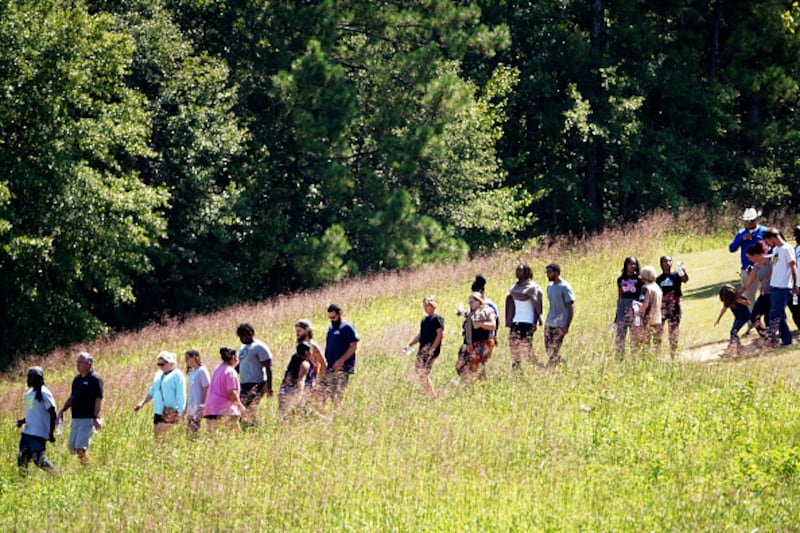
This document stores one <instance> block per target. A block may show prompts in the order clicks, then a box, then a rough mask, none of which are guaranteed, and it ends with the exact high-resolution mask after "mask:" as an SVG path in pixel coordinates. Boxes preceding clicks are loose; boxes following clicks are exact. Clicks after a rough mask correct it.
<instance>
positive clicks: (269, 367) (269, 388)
mask: <svg viewBox="0 0 800 533" xmlns="http://www.w3.org/2000/svg"><path fill="white" fill-rule="evenodd" d="M261 366H263V367H264V368H265V369H266V371H267V381H266V384H267V396H272V358H271V357H270V358H269V359H267V360H266V361H261Z"/></svg>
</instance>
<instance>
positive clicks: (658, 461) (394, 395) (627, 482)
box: [0, 215, 800, 531]
mask: <svg viewBox="0 0 800 533" xmlns="http://www.w3.org/2000/svg"><path fill="white" fill-rule="evenodd" d="M676 228H677V230H676ZM701 230H702V228H697V227H692V226H691V224H690V223H689V222H686V221H684V220H677V221H676V220H673V219H671V218H669V217H667V216H666V215H657V216H653V217H651V218H649V219H648V220H646V221H644V222H642V223H640V224H638V225H636V226H630V227H625V228H620V229H618V230H615V231H608V232H606V233H604V234H602V235H599V236H596V237H594V238H592V239H590V240H570V239H563V240H559V241H556V242H549V243H546V244H537V245H536V246H534V245H531V246H530V247H528V248H527V249H526V250H524V251H522V252H519V253H504V252H501V253H498V254H495V255H492V256H488V257H482V258H477V259H475V260H473V261H472V262H470V263H465V264H459V265H454V266H448V267H428V268H424V269H421V270H419V271H415V272H410V273H404V274H384V275H379V276H375V277H373V278H369V279H363V280H359V281H356V282H351V283H347V284H342V285H338V286H335V287H330V288H326V289H323V290H321V291H317V292H310V293H305V294H298V295H293V296H287V297H282V298H277V299H275V300H274V301H271V302H265V303H263V304H261V305H255V306H242V307H237V308H232V309H228V310H225V311H223V312H220V313H217V314H214V315H209V316H202V317H194V318H190V319H187V320H185V321H182V322H174V323H170V324H166V325H163V326H155V325H154V326H152V327H149V328H146V329H144V330H142V331H140V332H135V333H127V334H121V335H118V336H117V337H116V338H113V339H107V340H105V341H102V342H99V343H97V344H94V345H85V346H79V347H76V348H75V349H73V350H65V351H62V352H58V353H55V354H53V355H51V356H50V357H48V358H46V359H44V360H42V361H38V362H40V363H41V364H43V366H44V367H45V370H46V375H47V382H48V386H50V387H51V389H52V390H53V391H54V393H55V395H56V399H57V401H58V402H59V403H62V402H63V401H64V400H65V399H66V397H67V395H68V388H69V383H70V380H71V378H72V375H73V374H74V365H73V364H72V359H73V356H74V353H75V350H76V349H79V348H80V349H88V350H90V351H92V352H93V353H95V354H96V363H95V367H96V369H97V371H98V372H99V373H100V374H101V375H102V376H103V377H104V379H105V381H106V388H107V389H106V390H107V398H106V400H105V407H104V413H103V416H104V418H105V420H106V427H105V428H104V429H103V430H102V431H101V432H100V434H99V435H97V437H96V438H95V440H94V442H93V443H92V447H91V449H90V455H91V457H92V461H93V464H92V466H91V467H89V468H88V469H83V468H81V467H80V466H79V465H78V461H77V459H76V458H75V457H70V456H69V455H68V454H67V452H66V449H65V448H66V445H65V442H58V443H56V444H55V445H50V448H49V450H48V455H49V457H50V459H51V460H52V461H53V462H54V463H55V464H56V465H57V466H58V467H59V468H60V469H61V470H62V475H61V476H60V477H50V476H48V475H47V474H45V473H43V472H39V471H36V470H35V469H32V471H31V472H30V475H29V476H28V477H27V478H24V479H23V478H20V476H19V475H18V473H17V470H16V466H15V455H16V446H17V442H18V438H19V433H18V431H16V430H15V429H14V426H13V421H14V420H15V419H16V418H18V417H19V416H21V413H22V396H23V394H24V389H25V387H24V380H23V374H24V365H21V366H20V368H19V369H17V370H15V371H14V372H11V373H9V374H7V375H6V377H5V378H4V379H3V380H2V381H0V398H2V400H3V401H4V405H6V406H7V407H6V409H4V410H3V413H2V415H0V428H2V429H0V449H2V450H6V453H5V454H4V456H5V458H6V459H5V460H4V461H2V462H1V463H0V530H3V531H29V530H41V531H84V530H90V529H91V530H100V531H105V530H121V531H142V530H161V531H209V530H210V531H217V530H225V531H228V530H238V531H253V530H270V531H271V530H277V531H285V530H298V531H299V530H311V531H352V530H357V531H419V530H431V531H486V530H492V531H495V530H503V531H531V530H536V531H562V530H603V531H617V530H627V531H640V530H657V531H663V530H680V531H686V530H709V529H712V528H719V529H721V530H735V531H740V530H753V529H756V528H760V529H761V530H767V531H774V530H792V529H795V528H796V527H797V526H796V524H798V523H800V508H798V501H800V498H798V497H799V496H800V482H799V480H800V477H799V476H800V473H798V468H799V467H800V442H798V441H799V440H800V431H798V430H799V429H800V427H799V426H800V422H799V421H800V416H798V415H800V412H799V411H800V408H799V407H798V402H797V384H798V371H797V370H796V369H797V363H798V353H797V351H796V350H794V349H784V350H779V351H778V352H773V353H772V354H771V355H768V356H763V357H759V358H755V359H750V360H747V361H744V362H736V363H719V364H718V363H713V364H708V363H704V364H698V363H690V362H684V361H671V360H669V357H666V356H665V357H661V358H656V357H650V356H648V357H640V356H628V357H626V358H625V359H624V360H623V361H618V360H616V359H615V358H614V357H613V356H612V349H613V343H612V339H611V333H610V331H609V328H610V326H611V321H612V319H613V310H614V304H615V299H616V291H615V287H614V279H615V278H616V276H617V275H619V271H620V269H621V266H622V259H623V258H624V257H625V256H626V255H631V254H634V255H637V256H639V257H640V259H641V260H642V263H643V264H645V263H648V264H654V265H657V264H658V258H659V256H660V255H662V254H663V253H669V254H671V255H673V256H674V257H675V258H676V259H680V260H682V261H684V262H685V263H686V266H687V270H688V272H689V275H690V277H691V280H690V283H689V284H688V285H687V286H686V296H685V299H684V303H685V305H684V309H685V311H684V322H683V325H682V327H683V331H682V341H681V344H682V346H683V347H690V346H693V345H696V344H702V343H707V342H712V341H715V340H725V339H726V338H727V331H728V327H729V322H727V318H726V319H725V321H724V323H723V324H722V325H721V326H719V327H718V328H713V327H712V326H711V324H712V323H713V321H714V319H715V317H716V313H717V311H718V309H719V307H718V301H717V298H716V292H715V289H716V288H717V287H718V286H719V285H720V284H721V283H724V282H727V281H731V280H733V279H735V277H736V267H737V257H736V255H735V254H729V253H728V252H727V250H726V249H725V245H726V244H727V239H728V235H727V234H726V233H724V232H719V233H716V234H714V233H712V234H705V233H702V231H701ZM690 233H691V234H692V235H696V234H701V233H702V234H703V235H704V236H703V237H701V238H700V237H698V238H691V239H690V238H687V235H689V234H690ZM520 260H524V261H528V262H530V263H531V265H532V266H533V269H534V276H535V279H536V280H537V281H539V282H540V283H542V284H543V285H544V282H543V280H544V265H545V264H547V263H549V262H551V261H557V262H559V263H560V264H561V265H562V274H563V277H564V278H565V279H566V280H568V281H569V282H570V283H571V284H572V285H573V287H574V289H575V292H576V297H577V301H576V318H575V323H574V327H573V328H572V330H571V332H570V334H569V335H568V336H567V338H566V340H565V344H564V349H563V353H564V356H565V358H566V359H567V364H566V365H565V366H563V367H561V368H559V369H557V370H556V371H554V372H551V373H547V374H541V373H539V372H538V371H535V370H534V369H533V368H530V367H525V368H524V373H523V375H521V376H518V375H514V374H513V373H512V372H511V371H510V361H509V357H508V352H507V348H508V343H507V335H506V332H505V331H503V332H502V333H501V338H500V344H499V346H498V348H497V350H496V351H495V356H494V358H493V360H492V361H491V362H490V364H489V368H488V377H487V379H486V380H485V381H483V382H480V383H478V384H477V385H475V386H473V387H469V388H465V387H462V386H461V385H460V384H459V383H458V382H457V380H454V377H455V373H454V371H453V365H454V363H455V355H456V351H457V347H458V344H459V342H460V330H459V326H460V321H459V320H458V319H457V318H456V317H455V310H456V308H457V306H458V302H459V301H465V300H466V297H467V295H468V293H469V285H470V282H471V281H472V279H473V277H474V275H475V274H476V273H478V272H482V273H484V274H485V275H486V277H487V278H488V280H489V283H488V286H487V295H488V296H489V297H490V298H492V299H493V300H495V301H496V302H498V303H499V304H501V303H502V301H503V299H504V297H505V293H506V291H507V290H508V288H509V287H510V286H511V284H512V283H513V281H514V267H515V266H516V263H517V262H518V261H520ZM431 293H432V294H435V295H436V296H437V297H438V300H439V302H440V308H439V310H440V312H441V313H442V314H443V316H445V319H446V334H445V341H444V349H443V351H442V355H441V357H440V358H439V360H438V361H437V363H436V365H435V366H434V370H433V373H432V378H433V381H434V384H435V386H436V388H437V391H438V397H437V398H435V399H429V398H425V397H423V395H422V394H421V391H420V389H419V385H418V383H417V380H416V376H415V374H414V370H413V357H412V356H401V355H400V354H399V351H400V348H402V347H403V346H405V344H406V343H407V342H408V341H409V340H410V339H411V338H412V337H413V336H414V334H415V333H416V331H417V328H418V324H419V320H420V318H421V317H422V309H421V300H422V297H423V296H424V295H426V294H431ZM332 301H336V302H338V303H340V304H342V306H343V307H344V309H345V314H346V319H348V320H350V321H351V322H353V323H354V325H355V326H356V327H357V329H358V330H359V332H360V334H361V336H362V342H361V344H360V349H359V363H358V374H357V375H356V376H355V377H354V378H353V379H352V380H351V385H350V388H349V390H348V392H347V396H346V403H345V406H344V408H343V409H342V410H341V411H340V412H339V413H337V414H336V415H335V416H334V417H333V419H332V420H331V421H325V420H323V419H320V418H316V417H311V418H308V419H302V420H297V421H294V422H293V423H280V422H279V421H278V419H277V416H276V405H275V404H276V402H275V400H274V399H273V400H265V401H264V402H263V403H262V405H261V407H260V410H259V418H260V424H259V425H258V426H257V427H255V428H252V429H250V430H248V431H245V432H243V433H240V434H232V435H231V434H227V433H224V432H219V433H215V434H208V433H205V432H204V433H201V434H200V435H198V436H197V437H196V438H189V437H187V435H186V434H185V433H184V431H183V429H179V430H178V431H176V432H174V434H172V435H170V437H169V438H168V439H167V440H166V441H165V442H163V443H161V444H156V443H154V442H153V439H152V425H151V414H146V413H144V412H141V413H134V412H133V406H134V404H135V403H136V402H137V400H138V399H139V398H140V397H141V396H142V394H143V393H144V391H145V389H146V387H147V386H148V384H149V382H150V379H151V378H152V373H153V372H154V370H155V367H154V362H155V356H156V353H157V352H158V351H159V350H161V349H170V350H172V351H177V352H182V351H183V350H185V349H187V348H189V347H198V348H200V349H201V350H202V351H203V352H204V353H205V354H206V361H207V363H208V364H209V365H210V367H211V368H213V367H214V366H216V364H217V360H216V358H215V357H214V354H215V353H216V350H217V349H218V348H219V346H222V345H229V346H237V345H238V343H237V342H236V336H235V334H234V331H235V328H236V325H237V324H238V322H241V321H244V320H247V321H251V322H252V323H253V324H254V325H255V327H256V330H257V333H258V336H259V337H260V338H262V339H264V340H265V341H266V342H267V343H268V344H269V345H270V347H271V348H272V350H273V354H274V356H275V359H276V362H275V368H276V372H275V375H276V380H279V379H280V377H281V376H282V373H283V369H284V368H285V365H286V363H287V361H288V358H289V355H290V353H291V348H292V345H293V340H294V339H293V330H292V328H291V326H292V324H293V322H294V321H296V320H297V319H298V318H300V317H310V318H311V319H312V320H313V321H314V322H315V324H316V325H317V338H318V340H320V341H322V340H323V338H324V331H325V323H324V320H325V315H326V313H325V308H326V306H327V304H328V303H329V302H332ZM534 342H535V347H536V350H537V353H538V354H539V356H540V357H542V356H543V346H542V337H541V333H540V332H537V333H536V334H535V337H534ZM30 362H32V361H29V362H27V363H26V364H28V363H30Z"/></svg>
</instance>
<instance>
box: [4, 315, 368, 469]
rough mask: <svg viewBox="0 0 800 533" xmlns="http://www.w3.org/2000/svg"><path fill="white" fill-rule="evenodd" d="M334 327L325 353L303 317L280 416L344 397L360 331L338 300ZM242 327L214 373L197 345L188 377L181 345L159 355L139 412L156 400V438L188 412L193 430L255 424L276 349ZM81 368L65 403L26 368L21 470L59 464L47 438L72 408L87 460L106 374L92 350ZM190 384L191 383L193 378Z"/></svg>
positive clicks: (82, 357) (73, 445) (77, 447)
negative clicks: (182, 364) (179, 353)
mask: <svg viewBox="0 0 800 533" xmlns="http://www.w3.org/2000/svg"><path fill="white" fill-rule="evenodd" d="M328 318H329V319H330V326H329V327H328V332H327V337H326V343H325V350H324V353H323V351H322V349H321V347H320V346H319V344H317V343H316V342H315V341H314V340H313V327H312V325H311V322H310V321H308V320H305V319H303V320H298V321H297V323H295V326H294V329H295V334H296V336H297V345H296V348H295V353H294V354H293V355H292V357H291V359H290V360H289V363H288V365H287V368H286V371H285V372H284V375H283V380H282V381H281V384H280V388H279V390H278V409H279V412H280V414H281V416H282V417H286V416H289V415H291V414H292V413H295V412H298V411H303V410H304V409H305V407H306V406H307V405H308V404H309V403H311V402H313V403H314V404H315V406H316V408H317V409H320V410H321V409H324V407H325V404H326V402H327V401H328V400H330V401H331V402H332V403H333V405H334V407H335V408H339V407H340V406H341V404H342V401H343V397H344V393H345V390H346V388H347V384H348V381H349V377H350V374H353V373H354V372H355V366H356V351H357V349H358V342H359V340H360V337H359V335H358V333H357V332H356V330H355V328H354V327H353V326H352V325H351V324H350V323H349V322H346V321H345V320H343V316H342V309H341V307H339V306H338V305H335V304H331V305H330V306H328ZM236 334H237V336H238V337H239V340H240V341H241V343H242V344H241V346H240V348H239V350H238V352H237V350H235V349H233V348H228V347H222V348H220V349H219V356H220V364H219V365H218V366H217V367H216V369H215V370H214V372H213V373H209V371H208V369H207V367H206V366H205V364H203V361H202V355H201V354H200V352H199V351H197V350H194V349H192V350H188V351H186V353H185V354H184V357H185V362H186V368H187V371H188V380H187V377H186V375H185V374H184V373H183V372H182V371H181V369H180V368H179V367H178V360H177V359H178V358H177V355H176V354H175V353H172V352H168V351H162V352H160V353H159V354H158V356H157V358H156V365H157V367H158V370H157V371H156V373H155V377H154V378H153V382H152V384H151V385H150V387H149V388H148V390H147V392H146V394H145V395H144V397H143V399H142V400H141V401H140V402H139V403H137V404H136V405H135V406H134V411H135V412H138V411H140V410H141V409H142V407H144V405H145V404H147V403H148V402H151V401H152V404H153V434H154V436H155V437H156V438H157V439H158V438H160V437H161V436H162V435H163V434H164V433H165V432H167V431H169V430H170V429H172V428H174V427H175V426H176V425H177V424H179V423H180V422H181V421H182V420H185V421H186V424H187V429H188V431H189V432H190V433H194V432H195V431H197V430H198V429H199V428H200V427H201V423H204V424H205V425H206V426H207V427H208V429H210V430H213V429H215V428H216V427H217V426H219V425H224V426H227V427H229V428H238V427H239V426H240V423H244V424H253V423H254V422H255V413H256V409H257V407H258V405H259V402H260V401H261V399H262V398H263V397H264V396H273V387H272V383H273V381H272V354H271V352H270V350H269V347H268V346H267V345H266V344H265V343H264V342H262V341H260V340H259V339H257V338H256V337H255V329H254V328H253V326H251V325H250V324H247V323H244V324H240V325H239V327H238V328H237V330H236ZM75 364H76V365H77V367H78V374H77V375H76V376H75V379H74V380H73V382H72V394H71V395H70V397H69V398H68V399H67V401H66V402H65V404H64V406H63V407H62V408H61V410H60V411H57V410H56V401H55V398H54V397H53V394H52V392H51V391H50V390H49V389H48V388H47V387H46V386H45V384H44V371H43V370H42V368H41V367H38V366H35V367H31V368H30V369H29V370H28V375H27V385H28V387H29V388H30V390H29V391H28V392H27V393H26V395H25V417H24V418H22V419H19V420H17V426H18V427H23V426H24V429H23V431H22V435H21V437H20V443H19V454H18V459H17V463H18V465H19V467H20V469H21V470H22V471H23V472H26V471H27V467H28V465H29V463H30V462H31V461H33V462H34V464H36V465H37V466H39V467H40V468H42V469H46V470H50V471H52V472H55V471H56V470H55V467H54V466H53V464H52V463H51V462H50V461H48V460H47V458H46V455H45V450H46V444H47V442H48V441H49V442H55V440H56V434H57V429H56V428H58V427H61V421H62V420H63V416H64V413H65V412H66V411H67V410H68V409H71V414H72V423H71V427H70V437H69V449H70V451H71V452H72V453H75V454H77V455H78V456H79V457H80V460H81V462H82V463H83V464H88V463H89V457H88V453H87V450H88V448H89V444H90V442H91V439H92V436H93V435H94V433H96V432H97V431H98V430H100V428H101V427H102V419H100V410H101V408H102V401H103V380H102V379H101V378H100V376H99V375H97V373H96V372H94V370H93V369H92V366H93V358H92V356H91V355H90V354H88V353H86V352H81V353H80V354H78V357H77V358H76V360H75ZM187 385H188V386H187Z"/></svg>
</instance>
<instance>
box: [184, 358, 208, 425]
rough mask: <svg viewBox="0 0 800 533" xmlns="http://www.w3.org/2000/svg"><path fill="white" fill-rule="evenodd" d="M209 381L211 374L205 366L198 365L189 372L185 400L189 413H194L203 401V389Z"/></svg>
mask: <svg viewBox="0 0 800 533" xmlns="http://www.w3.org/2000/svg"><path fill="white" fill-rule="evenodd" d="M210 383H211V376H210V375H209V373H208V369H207V368H206V367H205V366H199V367H197V368H195V369H194V370H192V371H191V372H189V399H188V401H187V402H186V410H187V411H188V412H189V414H192V415H193V414H195V413H196V412H197V410H198V409H199V407H200V404H201V403H203V389H204V388H206V387H208V385H209V384H210Z"/></svg>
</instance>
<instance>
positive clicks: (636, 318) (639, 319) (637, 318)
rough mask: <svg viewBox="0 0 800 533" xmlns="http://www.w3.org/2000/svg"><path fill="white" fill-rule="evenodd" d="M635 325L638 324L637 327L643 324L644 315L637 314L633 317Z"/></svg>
mask: <svg viewBox="0 0 800 533" xmlns="http://www.w3.org/2000/svg"><path fill="white" fill-rule="evenodd" d="M633 325H634V326H636V327H639V326H641V325H642V316H641V315H636V317H635V318H634V319H633Z"/></svg>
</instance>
